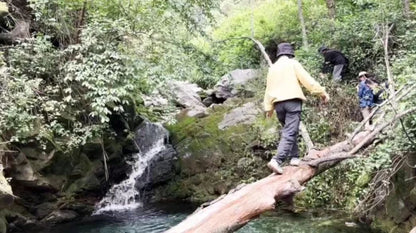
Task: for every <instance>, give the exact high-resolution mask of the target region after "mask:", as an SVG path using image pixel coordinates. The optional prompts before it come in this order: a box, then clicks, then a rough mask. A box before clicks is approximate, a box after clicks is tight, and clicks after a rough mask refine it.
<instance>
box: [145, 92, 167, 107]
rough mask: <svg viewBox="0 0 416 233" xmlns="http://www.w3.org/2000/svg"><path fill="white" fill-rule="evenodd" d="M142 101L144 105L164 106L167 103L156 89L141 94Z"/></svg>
mask: <svg viewBox="0 0 416 233" xmlns="http://www.w3.org/2000/svg"><path fill="white" fill-rule="evenodd" d="M143 101H144V106H145V107H164V106H167V105H168V104H169V101H168V100H167V99H165V98H164V97H162V95H161V94H160V93H159V91H158V90H156V91H154V92H152V93H151V94H150V95H145V96H143Z"/></svg>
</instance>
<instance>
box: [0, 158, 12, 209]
mask: <svg viewBox="0 0 416 233" xmlns="http://www.w3.org/2000/svg"><path fill="white" fill-rule="evenodd" d="M13 199H14V197H13V192H12V187H10V185H9V182H7V180H6V178H5V177H4V175H3V165H2V164H1V163H0V209H3V208H5V207H7V206H10V205H11V204H13Z"/></svg>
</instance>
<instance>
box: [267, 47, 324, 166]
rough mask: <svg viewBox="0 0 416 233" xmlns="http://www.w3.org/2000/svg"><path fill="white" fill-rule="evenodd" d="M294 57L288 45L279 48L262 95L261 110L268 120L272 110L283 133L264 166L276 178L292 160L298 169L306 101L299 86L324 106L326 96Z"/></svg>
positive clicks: (322, 89)
mask: <svg viewBox="0 0 416 233" xmlns="http://www.w3.org/2000/svg"><path fill="white" fill-rule="evenodd" d="M294 57H295V53H294V50H293V47H292V46H291V45H290V44H289V43H281V44H279V45H278V53H277V61H276V62H275V63H274V64H273V65H272V66H271V67H270V68H269V72H268V74H267V86H266V92H265V94H264V110H265V111H266V116H267V117H271V116H272V115H273V110H274V111H276V114H277V118H278V120H279V122H280V123H281V124H282V126H283V128H282V132H281V137H280V142H279V146H278V147H277V155H275V156H273V158H272V159H271V160H270V162H269V163H268V164H267V166H268V167H269V168H270V169H271V170H272V171H273V172H274V173H276V174H282V173H283V169H282V167H281V164H282V163H283V162H284V160H285V159H286V158H287V157H291V160H290V165H293V166H297V165H299V148H298V144H297V136H298V132H299V124H300V116H301V112H302V102H303V101H304V100H306V98H305V95H304V94H303V92H302V88H301V85H302V86H304V87H305V88H306V89H308V90H309V91H310V92H311V93H312V94H316V95H319V96H321V97H322V100H323V101H324V103H327V102H328V101H329V95H328V94H327V93H326V91H325V88H324V87H322V86H321V85H320V84H319V83H318V82H317V81H315V79H313V78H312V77H311V76H310V74H309V73H308V72H307V71H306V70H305V69H304V68H303V66H302V65H301V64H300V63H299V62H298V61H297V60H295V59H294Z"/></svg>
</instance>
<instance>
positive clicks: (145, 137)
mask: <svg viewBox="0 0 416 233" xmlns="http://www.w3.org/2000/svg"><path fill="white" fill-rule="evenodd" d="M161 138H162V139H163V145H161V146H162V150H161V151H159V152H158V153H157V154H155V155H154V156H153V157H152V158H150V160H149V161H148V163H149V165H148V167H147V170H148V172H144V173H143V174H142V175H141V176H140V177H136V185H135V186H136V188H138V189H142V188H146V187H151V186H154V185H156V184H159V183H162V182H165V181H167V180H169V179H172V178H173V176H174V174H175V166H174V162H175V160H176V151H175V150H174V149H173V147H172V145H170V144H169V132H168V131H167V130H166V129H165V128H163V126H162V125H160V124H155V123H151V122H149V121H145V122H143V123H142V124H141V125H140V126H139V128H138V129H137V130H136V136H135V141H136V144H137V145H138V147H139V148H140V151H141V153H142V154H144V153H147V152H148V151H150V150H151V149H152V148H153V145H154V143H155V142H156V141H158V140H160V139H161Z"/></svg>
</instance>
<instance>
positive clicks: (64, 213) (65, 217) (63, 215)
mask: <svg viewBox="0 0 416 233" xmlns="http://www.w3.org/2000/svg"><path fill="white" fill-rule="evenodd" d="M76 218H78V214H77V213H76V212H75V211H72V210H55V211H53V212H52V213H51V214H50V215H49V216H47V217H46V218H44V219H43V220H42V222H44V223H47V224H56V223H64V222H69V221H73V220H75V219H76Z"/></svg>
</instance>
